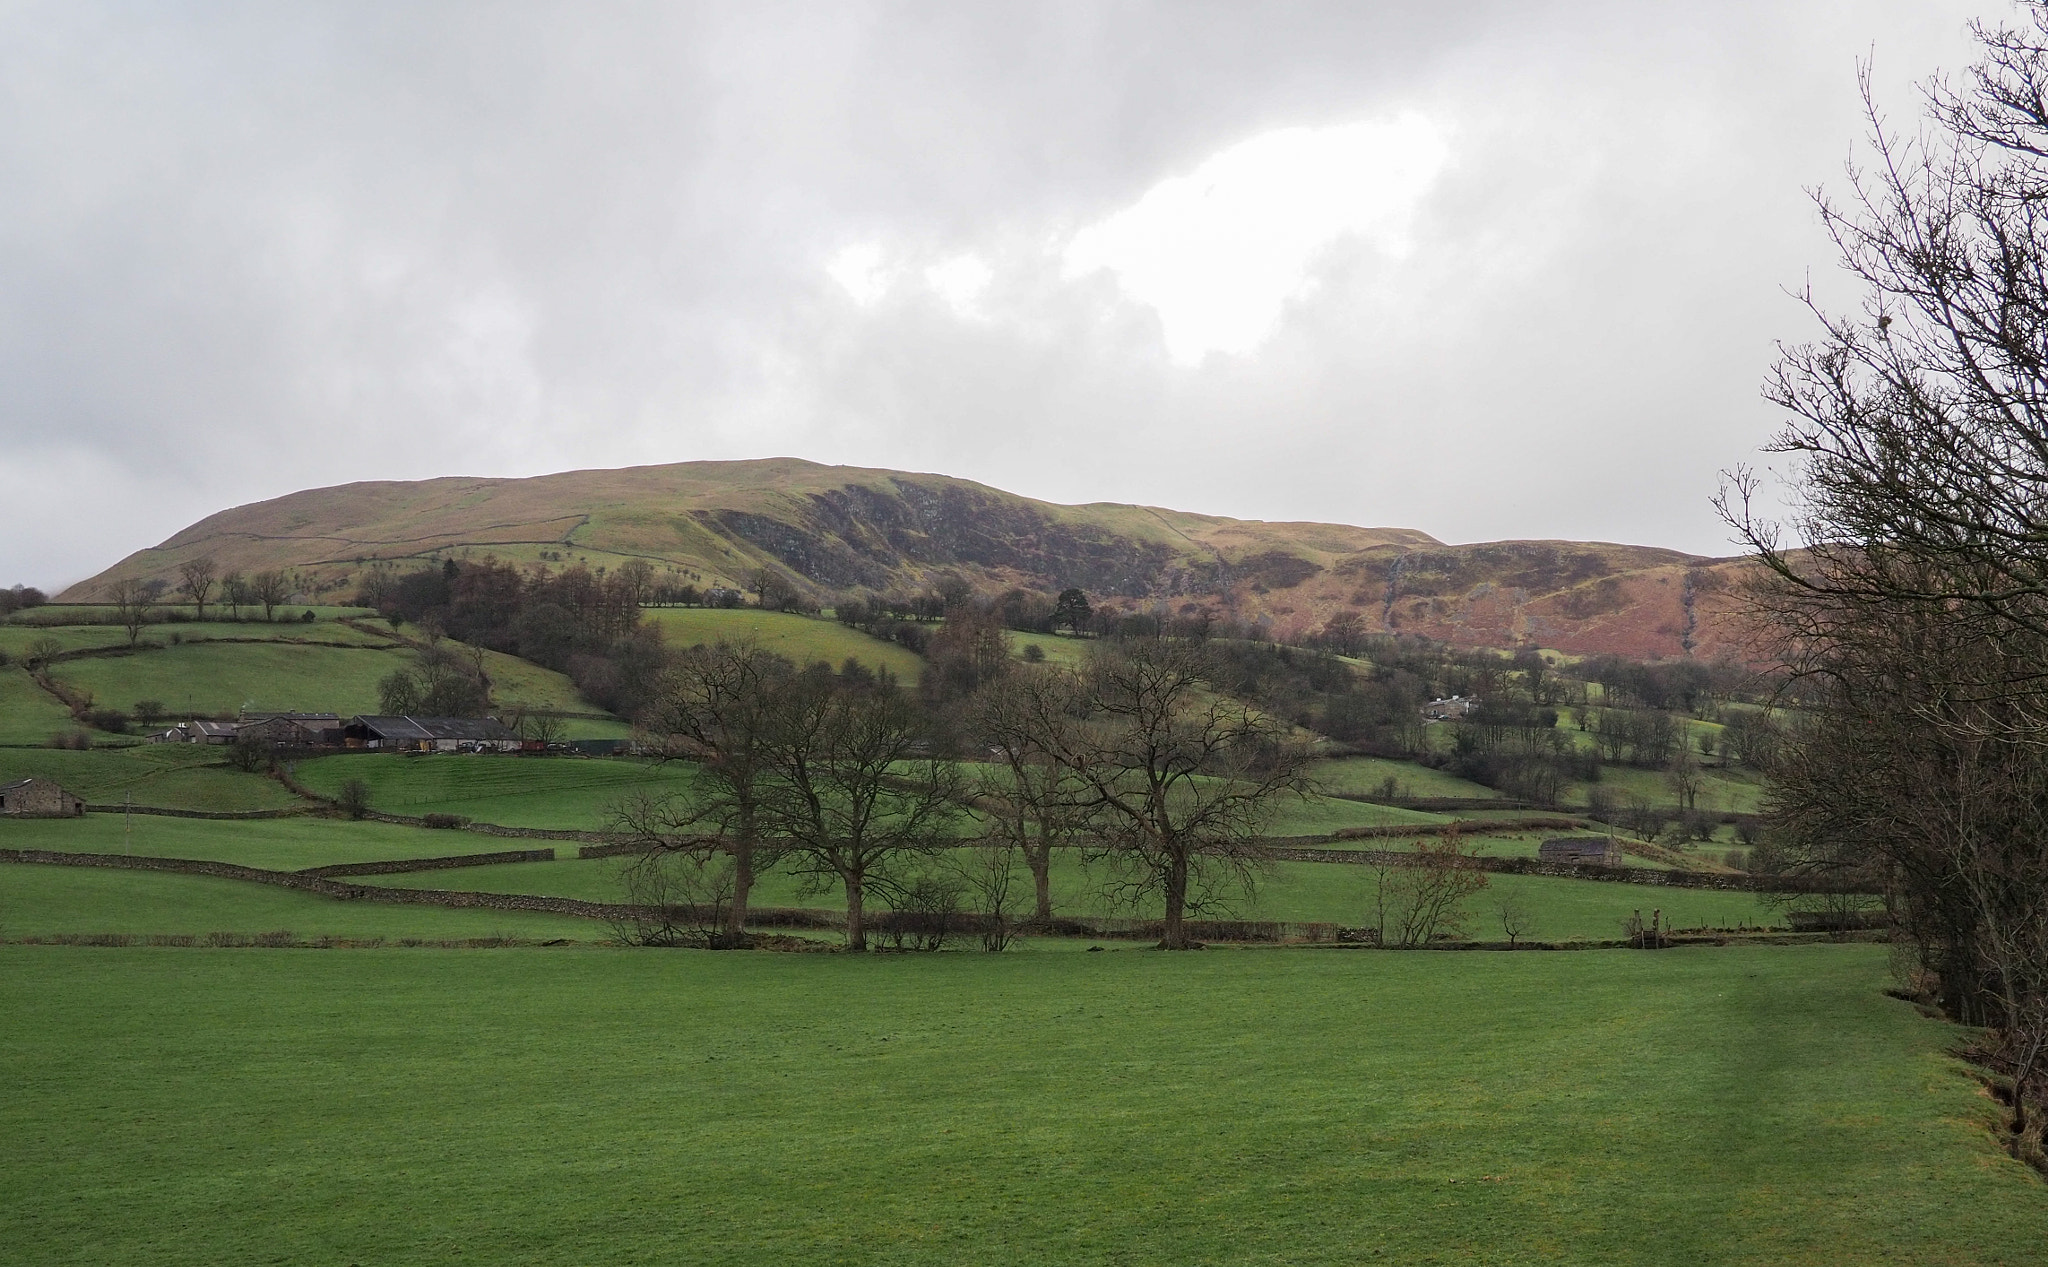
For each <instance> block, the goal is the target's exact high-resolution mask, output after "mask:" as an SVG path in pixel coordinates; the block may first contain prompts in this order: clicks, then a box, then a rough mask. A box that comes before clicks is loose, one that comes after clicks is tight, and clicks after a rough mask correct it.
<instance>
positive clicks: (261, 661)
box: [0, 609, 879, 745]
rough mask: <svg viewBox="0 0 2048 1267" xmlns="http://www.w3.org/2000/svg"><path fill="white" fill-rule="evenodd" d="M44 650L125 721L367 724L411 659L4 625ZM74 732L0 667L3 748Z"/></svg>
mask: <svg viewBox="0 0 2048 1267" xmlns="http://www.w3.org/2000/svg"><path fill="white" fill-rule="evenodd" d="M35 614H37V615H42V614H44V612H43V609H38V611H37V612H36V613H35ZM790 619H793V620H794V619H798V618H796V617H791V618H790ZM835 628H836V626H835ZM856 636H858V635H856ZM44 640H48V641H52V642H55V643H56V644H57V646H58V648H59V649H60V656H59V658H57V659H55V660H53V661H52V662H51V663H49V664H48V665H46V666H44V670H43V671H44V672H46V673H47V674H48V676H49V677H50V678H51V679H52V680H53V681H54V682H55V683H56V684H57V685H58V687H59V688H60V689H63V690H65V691H68V692H71V693H73V694H74V695H75V696H90V698H91V700H92V701H93V703H94V704H95V705H97V706H98V707H102V708H113V709H120V710H122V711H131V710H133V709H134V707H135V705H136V703H137V702H139V701H142V700H154V701H156V702H157V703H159V704H160V705H162V706H163V707H164V709H165V710H166V711H167V714H168V716H170V717H171V718H182V717H189V716H202V717H203V716H222V715H229V716H231V715H233V714H235V713H237V712H239V711H240V710H241V709H243V708H256V709H280V710H292V711H302V712H334V713H339V714H341V715H342V716H344V717H346V716H349V715H351V714H354V713H374V712H376V711H377V710H378V707H379V700H378V691H377V684H378V683H379V682H380V681H382V680H383V679H384V678H385V677H386V676H388V675H389V674H391V673H392V672H394V671H396V670H397V669H400V668H403V667H406V666H407V665H408V664H410V663H411V656H412V649H411V647H410V645H409V644H408V643H407V642H406V641H405V639H404V638H403V637H402V636H401V635H400V634H399V633H396V632H392V631H389V630H387V629H385V628H384V627H383V626H382V625H381V624H370V623H360V622H359V624H345V623H342V622H341V621H339V620H336V619H320V620H316V621H313V622H300V621H280V622H276V623H265V622H261V621H254V622H239V623H231V622H221V621H207V622H204V623H201V622H196V621H190V622H180V623H175V624H153V625H151V626H149V627H148V628H147V630H146V631H145V632H144V635H143V637H142V639H141V640H140V642H139V643H138V645H136V646H135V647H133V648H130V647H129V646H128V638H127V634H126V632H125V631H123V630H121V629H119V628H117V627H113V626H108V625H100V624H82V625H52V624H48V623H45V624H37V625H30V624H24V623H20V622H19V621H18V620H17V621H16V622H13V623H0V652H4V653H5V654H6V655H7V656H8V658H9V660H10V661H12V662H13V666H18V665H19V664H20V663H21V662H22V661H23V659H24V658H25V657H26V656H27V654H28V649H29V648H30V647H31V646H32V645H35V644H36V643H38V642H41V641H44ZM870 641H872V640H870ZM877 645H879V644H877ZM80 653H84V654H80ZM66 656H68V657H70V658H64V657H66ZM483 668H484V672H485V673H486V674H487V675H489V677H490V680H491V698H492V703H493V705H494V707H496V708H497V709H499V710H500V711H511V710H515V709H524V710H527V711H540V712H551V713H564V714H570V715H572V716H571V717H570V719H569V720H568V721H567V722H566V723H565V736H566V737H568V738H618V737H623V736H624V735H626V734H627V733H628V727H626V725H625V724H624V723H622V722H619V721H617V720H616V719H610V718H608V717H607V715H606V714H604V713H602V712H600V711H598V710H596V709H595V708H594V707H593V706H592V705H591V704H590V703H588V702H587V701H585V700H584V699H583V698H582V697H581V695H579V694H578V693H577V690H576V688H575V686H574V684H573V683H571V682H570V681H569V679H568V678H566V677H564V676H563V675H562V674H560V673H556V672H554V671H552V670H549V669H544V668H541V667H540V666H539V665H536V664H532V663H529V662H527V661H525V660H521V659H518V658H516V657H513V656H508V655H501V654H499V653H498V652H495V651H486V652H484V653H483ZM71 729H76V725H75V723H72V722H71V720H70V715H69V712H68V710H67V709H65V708H64V706H63V705H62V704H61V703H59V702H58V700H56V699H55V698H54V697H52V696H51V695H50V694H49V693H48V692H46V691H42V690H40V689H38V688H36V686H35V683H34V682H33V681H32V680H31V679H30V678H29V676H28V675H27V674H26V673H24V672H23V671H22V669H21V668H19V667H0V745H6V744H33V743H41V742H43V741H45V740H47V739H48V738H49V737H50V735H51V734H52V733H54V732H56V731H60V730H71Z"/></svg>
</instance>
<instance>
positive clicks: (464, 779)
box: [297, 753, 696, 831]
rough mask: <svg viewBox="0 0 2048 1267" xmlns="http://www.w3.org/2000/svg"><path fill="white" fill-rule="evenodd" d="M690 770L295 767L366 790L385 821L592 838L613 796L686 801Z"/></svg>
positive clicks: (443, 763)
mask: <svg viewBox="0 0 2048 1267" xmlns="http://www.w3.org/2000/svg"><path fill="white" fill-rule="evenodd" d="M694 771H695V767H694V766H690V765H686V764H681V763H678V764H675V765H668V766H664V765H659V764H655V763H651V762H642V761H629V760H621V759H609V760H593V759H588V758H576V757H524V756H507V757H490V756H484V757H479V756H469V755H450V756H435V757H400V756H393V755H389V754H385V753H362V754H349V755H341V756H332V757H320V758H318V759H316V760H313V761H304V762H300V763H299V766H298V770H297V774H298V778H299V780H300V781H301V782H302V783H304V784H305V785H306V787H307V788H309V789H311V790H312V791H314V792H317V793H320V794H321V795H324V796H333V795H335V794H336V793H337V792H339V791H340V789H341V785H342V784H343V783H345V782H347V781H348V780H350V779H361V780H362V781H363V782H364V783H365V784H367V785H368V787H369V789H370V804H371V805H372V806H373V807H374V808H376V809H379V810H382V811H384V812H385V813H388V814H412V815H419V814H462V815H465V816H467V817H469V818H472V819H475V820H476V821H478V822H486V823H498V824H501V825H503V826H506V827H549V828H558V829H563V830H569V831H599V830H602V829H604V828H606V827H608V826H610V815H609V807H610V806H611V805H612V804H613V803H614V802H615V801H617V800H618V799H619V797H621V796H623V795H626V794H629V793H634V792H645V793H650V794H654V795H661V794H665V793H671V792H675V793H683V794H687V793H688V792H689V791H690V790H691V789H692V788H694V787H695V786H696V780H695V777H694Z"/></svg>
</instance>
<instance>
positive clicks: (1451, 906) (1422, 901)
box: [1375, 827, 1486, 946]
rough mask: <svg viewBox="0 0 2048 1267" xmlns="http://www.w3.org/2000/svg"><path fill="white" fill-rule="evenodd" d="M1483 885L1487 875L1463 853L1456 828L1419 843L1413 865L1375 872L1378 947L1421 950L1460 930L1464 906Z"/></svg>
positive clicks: (1461, 930)
mask: <svg viewBox="0 0 2048 1267" xmlns="http://www.w3.org/2000/svg"><path fill="white" fill-rule="evenodd" d="M1485 887H1486V872H1484V871H1481V870H1480V869H1479V867H1478V865H1477V863H1476V861H1475V858H1474V855H1472V854H1468V853H1466V852H1465V850H1464V846H1463V845H1462V843H1461V842H1460V841H1459V838H1458V830H1457V828H1456V827H1451V828H1447V829H1445V831H1444V833H1443V835H1442V836H1441V837H1439V838H1438V839H1436V840H1428V839H1424V840H1420V841H1418V842H1417V843H1416V846H1415V850H1414V854H1413V860H1412V861H1410V862H1409V863H1408V864H1407V865H1406V866H1394V867H1391V868H1388V869H1386V870H1383V871H1382V872H1381V873H1380V892H1379V893H1378V895H1377V896H1376V898H1375V901H1376V903H1377V905H1378V908H1379V912H1380V920H1381V923H1380V944H1381V945H1382V946H1385V945H1395V946H1420V945H1424V944H1426V943H1428V942H1429V941H1430V940H1431V939H1432V938H1435V937H1436V936H1438V935H1439V934H1443V935H1446V936H1452V935H1456V934H1458V933H1461V932H1463V931H1464V924H1465V918H1466V914H1467V912H1466V910H1465V902H1466V900H1467V899H1469V898H1471V897H1472V896H1473V895H1474V894H1477V893H1478V892H1480V891H1481V890H1482V889H1484V888H1485Z"/></svg>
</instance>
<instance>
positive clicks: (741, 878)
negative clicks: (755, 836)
mask: <svg viewBox="0 0 2048 1267" xmlns="http://www.w3.org/2000/svg"><path fill="white" fill-rule="evenodd" d="M753 889H754V842H753V841H751V840H748V839H745V838H741V839H740V840H738V841H735V842H734V843H733V847H732V905H731V906H729V907H727V908H726V912H725V931H724V933H722V934H721V935H720V936H719V939H718V944H719V945H720V946H722V947H724V948H725V949H727V950H738V949H739V948H740V947H742V946H744V945H746V944H747V895H748V894H749V893H751V892H753Z"/></svg>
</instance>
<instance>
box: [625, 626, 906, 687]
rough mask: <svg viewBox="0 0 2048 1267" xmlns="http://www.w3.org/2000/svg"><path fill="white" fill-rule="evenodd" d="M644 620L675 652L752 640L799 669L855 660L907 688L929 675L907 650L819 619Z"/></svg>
mask: <svg viewBox="0 0 2048 1267" xmlns="http://www.w3.org/2000/svg"><path fill="white" fill-rule="evenodd" d="M642 618H643V619H645V620H648V621H651V622H653V623H654V624H656V625H659V626H660V627H661V632H662V637H663V638H665V639H666V640H667V641H668V644H669V645H670V646H672V647H693V646H697V645H700V644H709V643H715V642H719V641H740V640H751V641H752V642H754V643H756V644H758V645H759V646H760V647H761V648H762V649H763V650H764V651H773V652H775V653H776V654H777V655H782V656H787V657H789V658H790V659H791V660H794V661H796V662H797V663H798V664H810V663H813V662H815V661H818V660H823V661H825V662H826V663H828V664H831V665H833V666H834V667H837V666H838V665H839V664H840V663H842V662H843V661H845V660H846V659H847V657H849V656H851V657H853V658H855V659H857V660H859V661H861V662H862V663H863V664H866V665H868V666H870V667H873V668H886V669H888V670H889V671H890V672H891V673H894V674H895V675H896V676H897V677H898V678H899V679H901V680H902V681H903V682H905V683H912V682H915V681H917V678H918V675H919V674H920V673H922V672H923V671H924V661H922V660H920V659H918V657H917V656H916V655H915V654H913V653H912V652H911V651H909V650H907V649H906V648H904V647H901V646H899V645H897V644H896V643H893V642H884V641H882V640H881V639H880V638H874V637H870V636H869V635H867V634H864V633H862V632H861V631H860V630H858V629H849V628H847V627H846V626H845V625H842V624H840V623H839V622H838V621H835V620H826V619H822V618H820V617H816V616H797V615H792V614H791V613H788V612H773V611H759V610H754V609H750V608H744V607H742V608H731V609H717V608H702V607H656V608H651V609H649V610H648V611H646V612H644V613H642Z"/></svg>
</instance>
